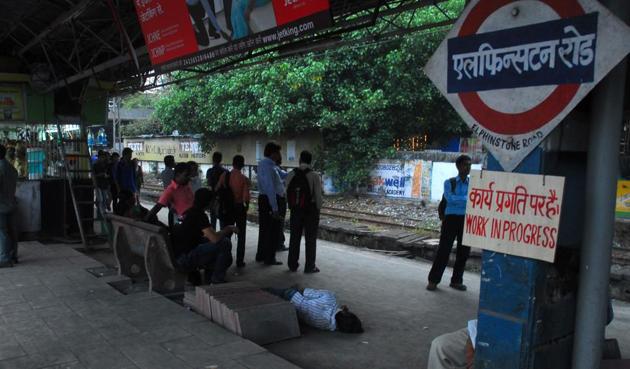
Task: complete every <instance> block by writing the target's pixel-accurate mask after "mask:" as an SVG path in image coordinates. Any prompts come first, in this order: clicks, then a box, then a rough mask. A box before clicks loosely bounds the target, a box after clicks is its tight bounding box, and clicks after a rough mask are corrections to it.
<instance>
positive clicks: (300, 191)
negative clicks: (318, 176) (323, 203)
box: [287, 168, 312, 210]
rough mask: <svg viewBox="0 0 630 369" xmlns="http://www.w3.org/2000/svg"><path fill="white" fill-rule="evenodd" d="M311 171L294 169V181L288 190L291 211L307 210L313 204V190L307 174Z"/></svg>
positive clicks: (288, 202) (292, 180)
mask: <svg viewBox="0 0 630 369" xmlns="http://www.w3.org/2000/svg"><path fill="white" fill-rule="evenodd" d="M310 171H311V170H310V169H308V168H307V169H305V170H301V169H297V168H296V169H293V173H294V176H293V179H291V183H289V187H288V188H287V204H288V205H289V209H292V210H293V209H306V208H307V207H308V206H309V205H310V204H311V202H312V194H311V188H310V186H309V185H308V179H307V178H306V174H307V173H308V172H310Z"/></svg>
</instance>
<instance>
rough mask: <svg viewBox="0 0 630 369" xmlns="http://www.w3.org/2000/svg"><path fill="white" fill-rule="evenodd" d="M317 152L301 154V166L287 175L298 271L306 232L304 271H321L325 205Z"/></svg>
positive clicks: (292, 253) (292, 256) (293, 264)
mask: <svg viewBox="0 0 630 369" xmlns="http://www.w3.org/2000/svg"><path fill="white" fill-rule="evenodd" d="M312 161H313V155H311V153H310V152H308V151H302V152H301V153H300V167H299V168H296V169H294V170H292V171H291V172H290V173H289V175H288V176H287V202H288V204H289V209H291V217H290V221H291V237H290V239H289V259H288V261H287V264H288V265H289V270H291V271H292V272H295V271H297V269H298V266H299V265H300V264H299V263H298V261H299V259H300V241H301V239H302V231H303V232H304V239H305V241H306V247H305V253H306V258H305V264H304V273H318V272H319V268H317V266H316V265H315V257H316V254H317V229H318V228H319V211H320V209H321V208H322V202H323V199H322V181H321V178H320V176H319V173H317V172H315V171H313V170H312V169H311V162H312Z"/></svg>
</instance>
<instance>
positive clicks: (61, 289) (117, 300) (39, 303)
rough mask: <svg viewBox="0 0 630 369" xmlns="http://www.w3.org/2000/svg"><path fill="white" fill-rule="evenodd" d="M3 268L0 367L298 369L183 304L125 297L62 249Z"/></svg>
mask: <svg viewBox="0 0 630 369" xmlns="http://www.w3.org/2000/svg"><path fill="white" fill-rule="evenodd" d="M20 261H21V263H20V264H19V265H17V266H16V267H15V268H7V269H0V369H22V368H24V369H37V368H49V369H53V368H55V369H62V368H66V369H80V368H86V369H137V368H144V369H160V368H164V369H180V368H209V367H211V365H217V368H218V369H254V368H256V369H270V368H278V369H298V368H297V367H296V366H294V365H292V364H291V363H289V362H287V361H285V360H283V359H281V358H279V357H277V356H275V355H273V354H271V353H269V352H267V350H265V349H264V348H262V347H260V346H258V345H256V344H254V343H252V342H250V341H248V340H245V339H242V338H240V337H238V336H236V335H234V334H231V333H229V332H228V331H226V330H224V329H223V328H221V327H219V326H217V325H215V324H213V323H210V322H209V321H208V320H207V319H206V318H204V317H202V316H200V315H197V314H195V313H193V312H191V311H188V310H187V309H185V308H183V307H182V306H180V305H178V304H176V303H174V302H172V301H170V300H168V299H166V298H164V297H162V296H160V295H158V294H155V293H154V294H149V293H146V292H141V293H134V294H130V295H123V294H121V293H119V292H117V291H116V290H115V289H114V288H112V287H111V286H110V285H108V284H107V283H106V281H107V279H108V278H96V277H95V276H93V275H92V274H90V273H88V272H87V271H86V268H91V267H98V266H102V264H101V263H99V262H96V261H95V260H94V259H92V258H90V257H87V256H85V255H83V254H81V253H79V252H77V251H75V250H73V249H72V248H70V247H68V246H65V245H42V244H40V243H38V242H28V243H21V244H20Z"/></svg>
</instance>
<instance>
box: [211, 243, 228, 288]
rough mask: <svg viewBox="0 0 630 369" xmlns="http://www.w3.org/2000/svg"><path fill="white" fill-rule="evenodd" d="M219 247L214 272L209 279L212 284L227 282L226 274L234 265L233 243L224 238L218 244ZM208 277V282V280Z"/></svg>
mask: <svg viewBox="0 0 630 369" xmlns="http://www.w3.org/2000/svg"><path fill="white" fill-rule="evenodd" d="M216 246H217V257H216V259H215V261H214V268H213V269H214V270H213V273H212V276H207V277H210V278H209V279H210V280H211V281H212V283H223V282H225V273H226V271H227V270H228V268H229V267H230V265H232V261H233V259H232V242H230V239H229V238H223V239H222V240H221V241H219V242H218V243H216ZM207 277H206V280H208V278H207Z"/></svg>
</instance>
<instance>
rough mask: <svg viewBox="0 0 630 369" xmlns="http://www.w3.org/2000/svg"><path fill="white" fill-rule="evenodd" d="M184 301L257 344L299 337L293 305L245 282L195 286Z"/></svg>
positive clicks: (200, 312) (187, 293)
mask: <svg viewBox="0 0 630 369" xmlns="http://www.w3.org/2000/svg"><path fill="white" fill-rule="evenodd" d="M184 303H185V304H186V305H188V306H190V307H191V308H192V309H193V310H195V311H196V312H198V313H199V314H202V315H204V316H206V317H207V318H208V319H211V320H212V321H213V322H215V323H217V324H219V325H221V326H223V327H224V328H226V329H228V330H229V331H231V332H233V333H235V334H238V335H239V336H242V337H244V338H247V339H249V340H251V341H253V342H255V343H257V344H259V345H264V344H268V343H272V342H278V341H282V340H285V339H289V338H295V337H299V336H300V328H299V324H298V321H297V314H296V311H295V308H294V307H293V305H291V303H290V302H288V301H285V300H283V299H281V298H279V297H277V296H274V295H272V294H270V293H268V292H265V291H263V290H261V289H260V288H259V287H257V286H256V285H254V284H252V283H249V282H233V283H225V284H219V285H206V286H198V287H197V288H196V289H195V291H194V292H192V291H190V292H186V294H185V296H184Z"/></svg>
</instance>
